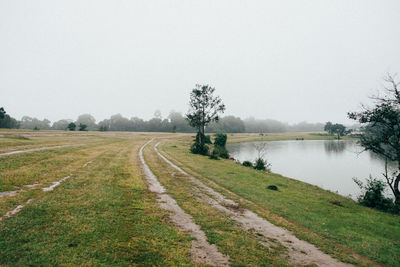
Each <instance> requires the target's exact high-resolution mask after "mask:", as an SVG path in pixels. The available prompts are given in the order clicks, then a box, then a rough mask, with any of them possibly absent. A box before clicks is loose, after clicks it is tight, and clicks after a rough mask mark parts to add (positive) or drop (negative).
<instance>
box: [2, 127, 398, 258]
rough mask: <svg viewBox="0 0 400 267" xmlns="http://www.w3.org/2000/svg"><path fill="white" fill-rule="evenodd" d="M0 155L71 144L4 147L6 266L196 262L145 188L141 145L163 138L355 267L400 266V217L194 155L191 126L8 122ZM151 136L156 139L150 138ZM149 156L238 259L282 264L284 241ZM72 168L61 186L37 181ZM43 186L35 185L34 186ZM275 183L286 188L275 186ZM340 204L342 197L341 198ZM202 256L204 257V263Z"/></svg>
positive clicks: (207, 173) (243, 201)
mask: <svg viewBox="0 0 400 267" xmlns="http://www.w3.org/2000/svg"><path fill="white" fill-rule="evenodd" d="M0 135H1V136H2V137H0V153H5V152H9V151H16V150H25V149H32V148H39V147H51V146H62V145H68V146H65V147H60V148H54V149H46V150H41V151H33V152H29V153H21V154H15V155H7V156H0V193H1V192H5V191H18V193H17V194H16V195H15V196H8V197H1V198H0V216H3V215H4V214H6V213H7V212H8V211H10V210H13V209H14V208H15V207H16V206H18V205H25V203H26V202H27V201H28V200H31V201H32V202H30V203H29V204H27V205H26V206H25V207H23V209H22V210H21V211H20V212H19V213H18V214H16V215H15V216H12V217H10V218H5V219H3V220H2V221H0V265H4V266H27V265H29V266H50V265H69V266H72V265H87V266H98V265H105V266H108V265H115V266H128V265H129V266H130V265H139V266H143V265H144V266H148V265H157V266H176V265H180V266H182V265H186V266H190V265H194V263H193V262H192V261H191V240H192V237H190V236H189V235H188V234H187V233H185V232H181V231H180V230H178V229H177V227H175V226H174V225H173V224H172V223H171V221H170V220H169V218H168V212H167V211H165V210H163V209H161V208H160V207H159V206H158V204H157V202H156V199H155V195H154V194H153V193H150V192H149V190H148V189H147V184H146V180H145V178H144V175H143V172H142V169H141V163H140V161H139V157H138V152H139V149H140V147H141V146H142V145H143V144H144V143H145V142H147V141H148V140H150V139H151V138H155V141H156V140H157V141H161V144H160V150H161V151H162V152H163V153H165V155H166V156H168V158H169V159H170V160H172V161H173V162H174V163H175V164H177V165H179V166H180V167H182V168H183V169H184V170H186V171H187V172H188V173H191V174H192V175H194V176H195V177H197V178H198V179H200V180H201V181H203V182H204V183H205V184H207V185H209V186H210V187H212V188H214V189H215V190H216V191H219V192H221V193H222V194H224V195H225V196H227V197H229V198H231V199H233V200H235V201H236V202H238V203H240V205H241V206H243V207H245V208H248V209H250V210H252V211H254V212H256V213H257V214H258V215H260V216H261V217H264V218H266V219H268V220H269V221H271V222H273V223H274V224H276V225H278V226H282V227H285V228H287V229H289V230H290V231H292V232H293V233H294V234H295V235H296V236H297V237H298V238H300V239H303V240H306V241H308V242H310V243H312V244H314V245H315V246H317V247H318V248H320V249H321V250H322V251H324V252H325V253H328V254H330V255H332V256H333V257H335V258H337V259H340V260H342V261H344V262H349V263H353V264H356V265H359V266H374V265H387V266H399V264H400V257H399V255H400V216H396V215H392V214H388V213H383V212H379V211H376V210H372V209H369V208H365V207H362V206H359V205H358V204H357V203H355V202H354V201H353V200H350V199H348V198H345V197H342V196H340V195H337V194H334V193H332V192H329V191H326V190H322V189H320V188H318V187H316V186H313V185H309V184H306V183H303V182H300V181H296V180H293V179H289V178H285V177H282V176H280V175H277V174H273V173H266V172H260V171H255V170H253V169H249V168H246V167H243V166H241V165H238V164H236V163H234V162H233V161H230V160H217V161H215V160H210V159H209V158H208V157H203V156H198V155H193V154H191V153H189V151H188V146H189V144H190V142H191V140H192V135H191V134H158V133H151V134H150V133H118V132H108V133H96V132H86V133H78V132H76V133H70V132H61V131H60V132H59V131H0ZM296 138H304V139H323V138H326V136H322V135H318V134H311V133H305V134H268V135H267V136H259V135H251V134H241V135H229V136H228V140H229V141H230V142H242V141H246V140H248V141H254V140H288V139H294V140H295V139H296ZM155 141H154V142H153V143H151V144H154V143H155ZM144 156H145V159H146V161H147V163H148V165H149V166H150V168H151V170H152V171H153V173H154V174H155V175H156V176H157V177H158V179H159V181H160V182H161V184H162V185H164V187H165V188H166V190H167V193H168V194H170V195H171V196H172V197H173V198H174V199H175V200H176V202H177V203H178V205H179V206H181V208H182V209H183V210H184V211H185V212H186V213H188V214H190V215H191V216H192V217H193V219H194V221H195V223H196V224H198V225H199V226H200V228H201V229H202V230H203V231H204V232H205V234H206V236H207V240H208V241H209V243H211V244H215V245H216V246H217V247H218V250H219V251H220V252H221V253H223V254H226V255H228V256H229V258H230V263H231V265H232V266H285V265H288V263H287V262H286V260H285V259H284V258H282V257H281V254H282V253H283V252H284V251H285V248H284V247H282V246H280V245H279V244H277V245H276V246H274V247H266V246H263V245H261V244H260V242H259V239H258V237H257V236H256V235H254V234H253V233H251V232H248V231H244V230H243V229H241V228H240V227H239V226H238V225H237V224H236V223H235V222H234V221H232V220H231V219H230V218H228V217H227V216H226V215H224V214H222V213H221V212H219V211H217V210H215V209H214V208H212V207H211V206H210V205H208V204H207V203H205V202H202V201H201V200H199V199H198V198H197V197H196V190H197V189H196V186H195V185H194V184H192V183H191V182H189V181H188V180H187V179H185V177H183V176H182V175H180V174H178V173H177V172H176V171H174V169H173V168H172V167H170V166H168V165H167V164H166V163H165V162H164V161H162V160H161V159H160V157H158V156H157V154H156V153H155V152H154V150H153V149H152V146H148V147H146V149H145V150H144ZM66 176H69V178H68V179H67V180H65V181H64V182H63V183H61V184H60V185H59V186H58V187H56V188H55V189H54V190H53V191H49V192H43V191H42V190H41V188H43V187H48V186H50V185H51V184H52V183H53V182H55V181H59V180H60V179H62V178H63V177H66ZM32 184H35V185H37V186H36V187H33V188H31V187H27V185H32ZM271 184H273V185H277V186H278V187H279V189H280V190H279V191H277V192H276V191H271V190H267V189H266V187H267V186H268V185H271ZM334 203H336V204H337V203H340V204H341V205H342V206H338V205H336V204H334ZM200 265H201V264H200Z"/></svg>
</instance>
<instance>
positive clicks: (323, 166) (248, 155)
mask: <svg viewBox="0 0 400 267" xmlns="http://www.w3.org/2000/svg"><path fill="white" fill-rule="evenodd" d="M263 144H265V145H264V146H265V149H264V150H265V153H264V156H263V158H264V159H266V160H267V161H268V162H269V163H271V171H272V172H274V173H279V174H282V175H283V176H286V177H290V178H294V179H297V180H300V181H303V182H307V183H310V184H313V185H317V186H319V187H321V188H324V189H327V190H330V191H333V192H337V193H339V194H341V195H344V196H351V197H352V198H356V197H357V196H358V195H359V194H360V189H359V187H358V186H357V185H356V184H355V183H354V181H353V179H352V178H353V177H356V178H357V179H359V180H361V181H363V182H364V181H365V180H366V178H368V177H369V175H372V176H373V177H378V178H382V172H384V168H385V162H384V160H383V159H381V158H379V157H378V156H377V155H376V154H374V153H371V152H362V153H360V152H361V151H362V148H361V147H360V146H359V145H358V144H357V143H356V142H355V141H349V140H339V141H338V140H313V141H271V142H249V143H238V144H230V145H228V146H227V148H228V150H229V152H230V154H231V157H233V158H235V159H236V160H239V161H240V162H243V161H244V160H249V161H254V160H255V159H256V158H257V156H258V151H257V148H256V147H257V146H258V147H260V145H261V146H263ZM387 195H390V192H389V191H387Z"/></svg>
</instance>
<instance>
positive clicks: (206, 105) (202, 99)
mask: <svg viewBox="0 0 400 267" xmlns="http://www.w3.org/2000/svg"><path fill="white" fill-rule="evenodd" d="M214 92H215V88H213V87H210V86H209V85H200V84H196V87H195V88H194V89H193V90H192V92H191V93H190V101H189V105H190V110H189V112H188V113H187V114H186V119H187V120H188V121H189V124H190V126H192V127H195V128H196V129H197V135H198V143H199V146H200V148H203V147H204V146H205V139H204V131H205V127H206V126H207V125H208V124H209V123H210V122H213V121H218V119H219V118H218V114H219V113H223V112H224V111H225V105H224V104H223V103H222V99H221V98H220V97H219V96H214Z"/></svg>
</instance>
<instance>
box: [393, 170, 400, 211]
mask: <svg viewBox="0 0 400 267" xmlns="http://www.w3.org/2000/svg"><path fill="white" fill-rule="evenodd" d="M399 183H400V172H399V174H398V175H397V177H396V180H394V185H393V189H394V192H393V193H394V198H395V201H394V204H395V205H396V209H397V210H398V211H400V190H399Z"/></svg>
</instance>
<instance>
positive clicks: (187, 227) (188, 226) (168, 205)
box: [139, 140, 229, 266]
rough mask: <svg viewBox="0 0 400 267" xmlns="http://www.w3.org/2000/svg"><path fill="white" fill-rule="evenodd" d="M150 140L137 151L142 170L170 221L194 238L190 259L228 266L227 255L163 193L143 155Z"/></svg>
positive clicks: (163, 190) (163, 189)
mask: <svg viewBox="0 0 400 267" xmlns="http://www.w3.org/2000/svg"><path fill="white" fill-rule="evenodd" d="M151 141H152V140H150V141H148V142H147V143H145V144H144V145H143V146H142V147H141V148H140V151H139V158H140V161H141V163H142V166H143V171H144V174H145V177H146V180H147V181H148V183H149V190H150V191H151V192H153V193H155V194H156V196H157V202H158V204H159V205H160V207H161V208H162V209H164V210H167V211H169V212H170V215H169V218H170V220H171V221H172V223H173V224H174V225H175V226H177V227H178V228H179V229H180V230H181V231H184V232H188V233H189V234H190V235H191V236H192V237H194V238H195V240H192V241H191V243H192V247H191V254H192V260H193V262H196V263H202V264H207V265H215V266H228V265H229V257H228V256H225V255H223V254H221V253H220V252H219V251H218V248H217V247H216V246H215V245H214V244H212V245H211V244H210V243H208V241H207V237H206V235H205V233H204V232H203V231H202V230H201V229H200V226H198V225H197V224H196V223H195V222H194V220H193V218H192V216H190V215H189V214H187V213H185V212H184V211H183V209H182V208H181V207H179V205H178V204H177V203H176V201H175V199H173V198H172V197H171V196H170V195H168V194H166V193H165V188H164V187H163V186H162V185H161V184H160V182H159V181H158V180H157V177H156V176H155V175H154V174H153V173H152V171H151V170H150V168H149V166H148V165H147V164H146V162H145V160H144V157H143V149H144V148H145V147H146V145H148V144H149V143H150V142H151Z"/></svg>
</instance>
